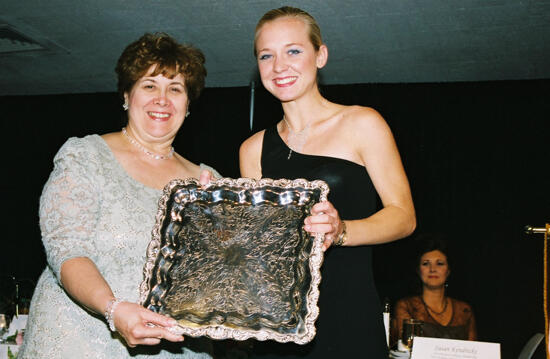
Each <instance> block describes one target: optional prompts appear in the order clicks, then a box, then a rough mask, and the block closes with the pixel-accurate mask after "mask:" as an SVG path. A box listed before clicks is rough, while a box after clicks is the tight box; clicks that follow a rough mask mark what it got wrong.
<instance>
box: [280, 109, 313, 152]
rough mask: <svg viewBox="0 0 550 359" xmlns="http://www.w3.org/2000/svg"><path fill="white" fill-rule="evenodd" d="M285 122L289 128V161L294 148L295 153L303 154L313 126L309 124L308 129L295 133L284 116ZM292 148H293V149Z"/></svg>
mask: <svg viewBox="0 0 550 359" xmlns="http://www.w3.org/2000/svg"><path fill="white" fill-rule="evenodd" d="M283 121H285V124H286V127H287V128H288V136H287V139H286V140H287V142H288V148H289V151H288V157H287V158H286V159H287V160H289V159H290V157H291V156H292V148H294V149H295V150H294V152H302V148H303V147H304V145H305V143H306V140H307V135H308V133H309V128H310V126H311V123H308V124H307V126H306V127H304V128H303V129H302V130H301V131H298V132H296V131H294V130H293V129H292V127H290V124H289V123H288V121H287V120H286V117H285V116H283ZM291 146H292V147H291Z"/></svg>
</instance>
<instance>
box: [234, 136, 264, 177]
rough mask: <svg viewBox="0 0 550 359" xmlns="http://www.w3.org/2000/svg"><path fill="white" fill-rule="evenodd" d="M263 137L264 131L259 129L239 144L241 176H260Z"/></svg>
mask: <svg viewBox="0 0 550 359" xmlns="http://www.w3.org/2000/svg"><path fill="white" fill-rule="evenodd" d="M263 138H264V131H260V132H257V133H255V134H254V135H252V136H251V137H249V138H248V139H247V140H246V141H244V142H243V143H242V144H241V148H240V150H239V165H240V169H241V177H247V178H254V179H260V178H262V166H261V156H262V144H263Z"/></svg>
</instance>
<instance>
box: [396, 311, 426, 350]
mask: <svg viewBox="0 0 550 359" xmlns="http://www.w3.org/2000/svg"><path fill="white" fill-rule="evenodd" d="M422 324H423V323H422V321H420V320H416V319H403V333H402V335H401V340H402V342H403V346H404V347H405V348H406V349H407V350H408V351H409V352H410V351H411V350H412V346H413V341H414V337H421V336H422Z"/></svg>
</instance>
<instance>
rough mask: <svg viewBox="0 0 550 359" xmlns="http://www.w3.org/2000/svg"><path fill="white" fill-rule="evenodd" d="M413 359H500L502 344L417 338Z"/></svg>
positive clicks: (415, 339) (412, 354)
mask: <svg viewBox="0 0 550 359" xmlns="http://www.w3.org/2000/svg"><path fill="white" fill-rule="evenodd" d="M411 359H500V344H499V343H488V342H474V341H469V340H454V339H441V338H427V337H415V338H414V344H413V349H412V353H411Z"/></svg>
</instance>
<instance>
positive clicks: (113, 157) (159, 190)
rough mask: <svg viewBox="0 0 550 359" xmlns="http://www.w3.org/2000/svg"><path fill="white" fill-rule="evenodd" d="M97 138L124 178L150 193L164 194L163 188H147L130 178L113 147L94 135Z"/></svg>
mask: <svg viewBox="0 0 550 359" xmlns="http://www.w3.org/2000/svg"><path fill="white" fill-rule="evenodd" d="M94 136H96V137H98V138H99V139H100V140H101V141H100V142H101V143H102V144H103V146H105V149H106V150H107V152H108V153H109V156H110V157H111V159H112V160H113V161H114V162H115V163H116V166H117V168H118V169H119V170H120V171H121V172H122V173H124V176H126V177H127V178H128V179H129V180H131V181H132V182H133V183H134V184H136V185H139V186H141V187H143V188H145V189H146V190H149V191H155V192H162V188H160V189H159V188H155V187H151V186H147V185H146V184H144V183H141V182H140V181H138V180H137V179H135V178H134V177H132V176H130V174H129V173H128V172H126V170H125V169H124V167H123V166H122V164H121V163H120V162H119V161H118V159H117V158H116V156H115V154H114V152H113V150H112V149H111V147H110V146H109V144H108V143H107V141H105V139H104V138H103V137H102V136H100V135H97V134H96V135H94Z"/></svg>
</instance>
